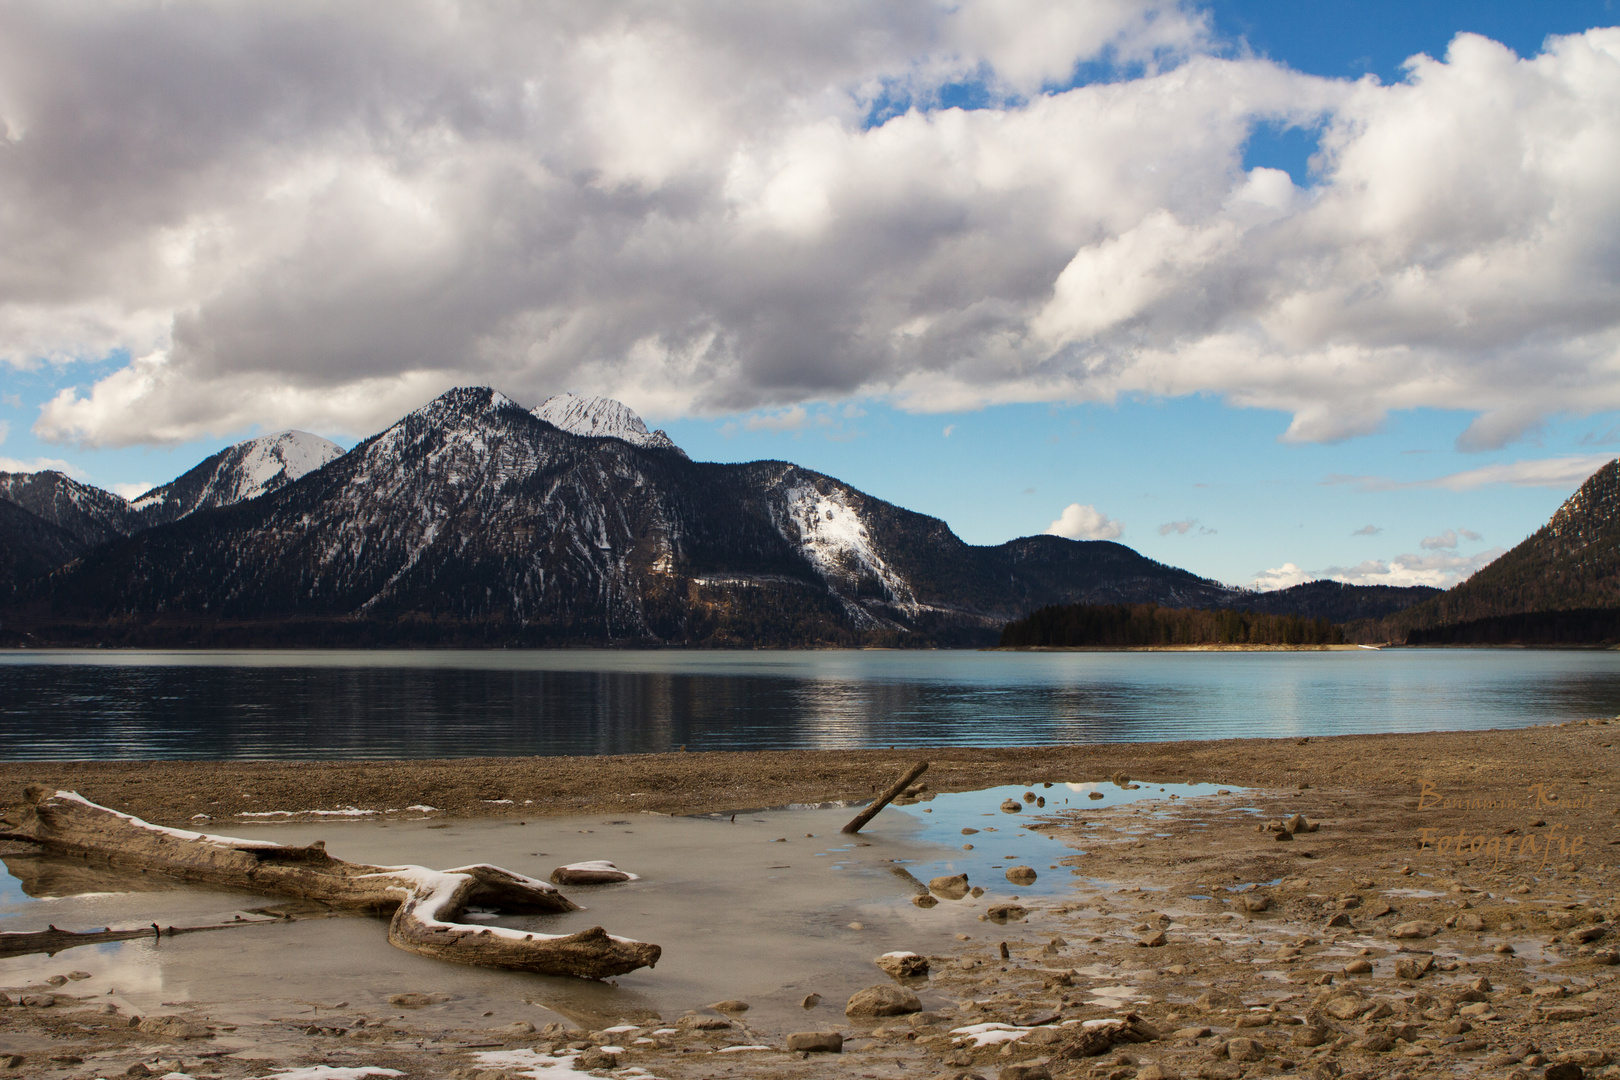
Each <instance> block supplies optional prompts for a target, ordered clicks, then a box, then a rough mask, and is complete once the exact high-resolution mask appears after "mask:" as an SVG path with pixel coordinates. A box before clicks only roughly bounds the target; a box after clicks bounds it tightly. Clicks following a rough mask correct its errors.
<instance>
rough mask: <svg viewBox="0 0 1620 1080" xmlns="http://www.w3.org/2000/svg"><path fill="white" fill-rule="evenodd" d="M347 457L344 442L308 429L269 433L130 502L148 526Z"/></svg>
mask: <svg viewBox="0 0 1620 1080" xmlns="http://www.w3.org/2000/svg"><path fill="white" fill-rule="evenodd" d="M342 456H343V447H341V446H339V445H338V444H337V443H335V442H333V441H332V440H330V439H323V438H321V437H320V436H319V435H311V434H310V433H309V432H307V431H283V432H280V433H278V434H275V435H263V436H260V437H259V438H257V439H249V440H247V441H246V442H239V443H237V444H236V445H235V446H231V447H227V448H226V449H224V450H221V451H220V452H219V453H217V454H215V455H213V456H212V457H210V458H206V459H205V460H204V461H203V462H202V463H201V464H199V465H197V466H196V467H195V468H193V469H190V470H189V471H187V472H186V473H185V474H184V475H182V476H180V477H178V478H177V479H174V480H171V481H169V482H168V483H167V484H164V485H163V486H162V487H157V488H153V489H152V490H151V491H148V492H147V493H146V494H144V495H142V496H141V497H140V498H138V499H135V500H133V501H132V502H131V503H130V504H129V505H130V507H131V509H133V510H134V511H135V512H136V513H137V514H139V515H140V516H141V520H142V521H143V522H144V523H145V524H146V525H148V526H150V525H164V524H167V523H169V522H171V521H178V520H179V519H181V518H183V517H185V516H186V515H187V514H192V513H195V512H197V511H198V510H211V509H213V508H214V507H216V506H230V505H232V504H234V503H239V502H244V501H246V500H248V499H256V498H258V497H259V496H260V495H263V494H265V493H267V492H271V491H275V490H277V489H278V488H282V487H285V486H286V485H287V484H290V483H292V482H293V481H294V480H297V479H298V478H299V477H300V476H303V475H304V474H305V473H311V472H314V471H315V470H316V469H319V468H320V467H321V466H322V465H325V464H326V463H327V462H329V461H331V460H333V459H334V458H338V457H342Z"/></svg>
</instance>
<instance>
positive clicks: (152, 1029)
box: [135, 1016, 209, 1039]
mask: <svg viewBox="0 0 1620 1080" xmlns="http://www.w3.org/2000/svg"><path fill="white" fill-rule="evenodd" d="M135 1026H136V1028H137V1029H139V1030H140V1031H141V1032H143V1033H145V1034H147V1035H157V1036H159V1037H161V1038H165V1039H206V1038H208V1036H209V1031H208V1028H207V1027H206V1026H205V1025H203V1024H199V1023H197V1022H196V1021H194V1020H187V1019H186V1018H185V1017H183V1016H148V1017H146V1018H144V1019H143V1020H141V1022H140V1023H139V1024H136V1025H135Z"/></svg>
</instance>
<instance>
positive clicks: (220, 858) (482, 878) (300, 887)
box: [0, 784, 662, 979]
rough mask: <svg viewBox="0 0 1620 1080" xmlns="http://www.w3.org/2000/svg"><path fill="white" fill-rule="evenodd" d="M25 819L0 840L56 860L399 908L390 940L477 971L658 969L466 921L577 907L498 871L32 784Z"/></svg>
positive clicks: (586, 943) (613, 951)
mask: <svg viewBox="0 0 1620 1080" xmlns="http://www.w3.org/2000/svg"><path fill="white" fill-rule="evenodd" d="M24 797H25V803H26V805H25V806H24V807H23V809H22V811H21V813H20V814H13V815H12V816H10V817H8V818H7V819H5V821H4V825H3V828H4V832H0V838H5V839H13V840H26V841H29V842H32V843H34V844H37V845H38V846H39V847H40V848H42V849H43V850H44V851H46V852H47V853H52V854H59V855H71V856H75V857H79V858H91V859H105V860H106V861H107V862H108V863H109V864H110V865H112V866H113V867H115V868H128V869H130V870H132V871H140V872H145V871H153V872H157V873H161V874H166V875H168V876H171V877H177V878H181V879H184V880H187V881H196V882H200V883H203V884H208V885H221V886H226V887H230V888H246V889H253V890H256V891H260V892H273V893H282V894H286V895H290V896H297V897H302V898H305V899H309V900H317V901H320V902H322V903H326V904H331V905H333V906H335V907H343V908H352V909H359V910H370V911H393V912H394V917H393V920H392V921H391V922H390V923H389V926H388V940H389V941H390V942H391V943H392V944H394V945H396V946H398V947H399V948H402V949H405V950H407V951H410V952H415V953H421V954H423V955H425V956H434V957H438V958H439V959H443V960H451V961H454V962H456V963H461V964H474V965H477V966H480V967H499V968H511V969H515V970H518V971H533V972H537V973H540V974H544V975H577V976H581V977H584V978H591V979H601V978H606V977H608V976H610V975H622V974H624V973H626V972H629V971H634V970H635V969H637V968H641V967H652V966H653V965H654V964H656V963H657V962H658V957H659V955H660V953H661V951H662V950H660V949H659V947H658V946H657V945H651V944H648V943H645V942H640V941H632V940H630V939H629V938H621V937H614V936H613V935H610V934H608V933H607V931H605V930H603V929H602V928H601V927H600V926H593V927H591V928H590V929H589V930H582V931H580V932H579V933H575V934H536V933H525V932H524V931H522V930H513V929H509V928H507V927H502V926H471V925H468V924H466V923H462V922H459V921H457V920H458V919H459V918H460V917H461V916H462V914H463V913H465V912H466V911H467V910H468V909H469V908H472V907H479V908H484V909H490V910H496V911H500V912H502V913H508V914H540V913H559V912H564V911H575V910H578V906H577V905H576V904H574V903H573V902H572V901H571V900H569V899H568V898H567V897H565V896H563V895H562V893H560V892H558V891H557V889H556V887H555V886H553V885H551V884H549V883H548V882H544V881H539V880H537V879H535V878H531V877H525V876H523V875H522V874H514V873H512V872H511V871H509V870H503V869H501V868H500V867H498V866H488V865H482V864H481V865H475V866H463V867H460V868H458V869H454V870H429V869H428V868H427V867H425V866H367V865H365V864H363V863H351V862H345V861H343V860H342V859H334V858H333V857H332V856H330V855H328V854H327V853H326V845H325V843H324V842H322V841H319V840H317V841H316V842H315V843H313V844H310V845H309V846H308V847H292V846H288V845H284V844H275V843H270V842H269V841H264V840H241V839H237V838H235V837H230V836H214V835H211V834H208V833H199V832H191V831H189V830H185V829H170V828H165V827H163V826H161V825H153V824H151V823H150V822H146V821H142V820H141V819H140V818H137V817H131V816H130V815H128V814H121V813H119V812H118V811H116V810H110V809H108V808H107V807H105V806H99V805H97V804H96V803H93V802H91V801H90V800H88V799H86V798H84V797H82V796H80V795H78V794H77V793H75V792H71V791H56V792H52V791H51V790H50V789H48V788H46V787H44V786H42V785H39V784H31V785H29V787H28V789H27V791H26V792H25V793H24Z"/></svg>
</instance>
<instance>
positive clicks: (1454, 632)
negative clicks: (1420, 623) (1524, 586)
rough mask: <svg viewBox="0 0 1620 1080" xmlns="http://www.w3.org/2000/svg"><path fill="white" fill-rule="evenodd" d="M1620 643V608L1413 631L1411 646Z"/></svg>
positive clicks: (1528, 614)
mask: <svg viewBox="0 0 1620 1080" xmlns="http://www.w3.org/2000/svg"><path fill="white" fill-rule="evenodd" d="M1616 641H1620V608H1612V607H1608V608H1575V609H1573V610H1570V611H1521V612H1518V613H1516V614H1513V615H1493V616H1491V617H1490V618H1487V619H1470V620H1469V621H1467V622H1457V623H1447V624H1445V625H1444V626H1431V627H1426V628H1422V629H1416V630H1412V631H1410V632H1409V633H1408V634H1407V635H1406V643H1407V644H1408V645H1601V644H1609V643H1613V642H1616Z"/></svg>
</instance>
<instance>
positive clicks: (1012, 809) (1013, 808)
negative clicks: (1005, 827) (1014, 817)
mask: <svg viewBox="0 0 1620 1080" xmlns="http://www.w3.org/2000/svg"><path fill="white" fill-rule="evenodd" d="M1023 808H1024V804H1023V803H1021V802H1019V801H1018V800H1017V799H1008V800H1006V801H1005V802H1003V803H1002V804H1001V812H1002V813H1003V814H1016V813H1018V812H1019V811H1020V810H1022V809H1023Z"/></svg>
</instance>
